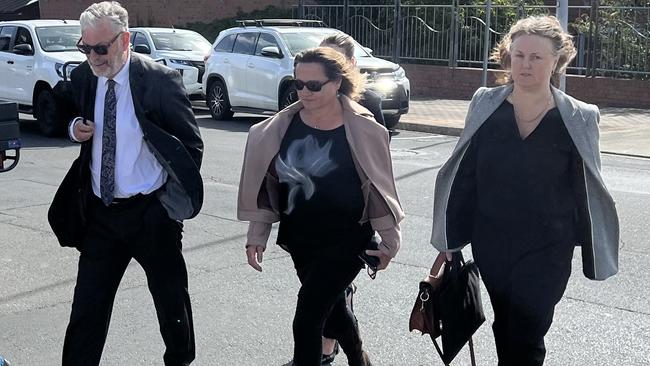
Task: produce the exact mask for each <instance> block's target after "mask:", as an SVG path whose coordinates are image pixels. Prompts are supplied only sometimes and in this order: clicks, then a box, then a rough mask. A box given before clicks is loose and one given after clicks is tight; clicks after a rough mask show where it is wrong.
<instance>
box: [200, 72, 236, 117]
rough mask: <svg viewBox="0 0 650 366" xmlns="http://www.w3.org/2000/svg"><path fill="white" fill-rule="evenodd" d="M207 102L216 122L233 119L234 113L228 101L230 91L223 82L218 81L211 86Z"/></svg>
mask: <svg viewBox="0 0 650 366" xmlns="http://www.w3.org/2000/svg"><path fill="white" fill-rule="evenodd" d="M206 101H207V103H208V108H210V114H211V115H212V118H213V119H214V120H217V121H221V120H224V119H229V118H230V117H232V115H233V112H232V110H231V109H230V102H229V101H228V91H227V90H226V87H225V86H224V85H223V83H222V82H221V80H217V81H215V82H213V83H212V84H211V85H210V90H209V91H208V96H207V100H206Z"/></svg>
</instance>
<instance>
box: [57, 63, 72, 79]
mask: <svg viewBox="0 0 650 366" xmlns="http://www.w3.org/2000/svg"><path fill="white" fill-rule="evenodd" d="M63 65H65V64H63V63H61V62H57V63H55V64H54V70H56V74H57V75H59V76H60V77H61V78H63ZM75 67H77V64H68V67H66V68H65V69H66V74H67V76H68V78H69V77H70V73H71V72H72V70H74V68H75Z"/></svg>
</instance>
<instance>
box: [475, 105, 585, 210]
mask: <svg viewBox="0 0 650 366" xmlns="http://www.w3.org/2000/svg"><path fill="white" fill-rule="evenodd" d="M471 145H473V146H470V148H469V150H468V151H467V153H468V154H470V155H473V157H471V158H473V159H475V162H476V163H475V164H476V165H475V166H476V198H477V202H476V203H477V209H478V210H479V212H480V213H481V214H484V215H487V216H490V217H495V218H509V219H525V218H526V217H528V215H529V214H533V215H534V216H535V217H537V216H538V214H543V215H564V214H568V213H570V212H572V211H573V210H575V207H576V201H575V192H574V185H573V184H574V182H573V181H572V179H573V178H572V177H573V175H572V174H571V172H572V170H571V169H572V164H573V160H574V159H576V157H577V158H578V159H579V155H578V154H577V151H576V148H575V146H574V144H573V141H572V140H571V137H570V136H569V133H568V131H567V129H566V127H565V125H564V122H563V121H562V116H561V115H560V112H559V111H558V109H557V108H553V109H551V110H549V111H548V112H547V113H546V115H545V116H544V117H543V118H542V120H541V121H540V122H539V124H538V126H537V127H536V128H535V129H534V130H533V131H532V132H531V133H530V135H528V136H527V137H526V138H522V137H521V136H520V134H519V129H518V127H517V122H516V120H515V114H514V108H513V106H512V104H510V102H508V101H504V102H503V103H502V104H501V106H500V107H499V108H498V109H497V110H496V111H495V112H494V113H493V114H492V115H491V116H490V117H489V118H488V120H487V121H486V122H485V123H484V124H483V126H481V128H480V129H479V131H478V132H477V134H476V135H475V136H474V141H473V143H472V144H471ZM468 158H470V157H468Z"/></svg>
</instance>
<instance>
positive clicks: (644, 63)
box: [293, 0, 650, 79]
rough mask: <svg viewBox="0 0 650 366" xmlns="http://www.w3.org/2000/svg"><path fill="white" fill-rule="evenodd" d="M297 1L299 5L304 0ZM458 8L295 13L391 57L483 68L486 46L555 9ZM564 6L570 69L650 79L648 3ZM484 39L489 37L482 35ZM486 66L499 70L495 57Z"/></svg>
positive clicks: (337, 8)
mask: <svg viewBox="0 0 650 366" xmlns="http://www.w3.org/2000/svg"><path fill="white" fill-rule="evenodd" d="M301 3H302V2H301ZM530 3H531V2H530V1H528V2H524V1H519V3H518V5H515V6H513V5H492V6H491V7H490V9H489V15H490V16H489V17H488V16H487V14H488V10H487V9H486V6H485V4H481V5H460V4H459V1H458V0H453V1H450V3H449V4H448V5H401V1H400V0H395V3H394V4H390V5H355V4H351V1H350V0H345V1H343V4H341V5H302V4H301V5H299V6H296V7H294V11H293V15H294V17H299V15H302V17H304V18H306V19H317V20H322V21H323V22H324V23H325V24H327V25H328V26H330V27H333V28H337V29H340V30H342V31H344V32H346V33H348V34H350V35H351V36H353V37H354V38H355V39H357V40H358V41H359V43H361V44H363V45H364V46H366V47H369V48H371V49H372V50H373V54H374V55H376V56H379V57H383V58H389V59H392V60H394V61H396V62H400V61H405V62H413V63H431V64H446V65H449V66H452V67H456V66H466V67H481V66H482V65H483V64H484V58H485V56H484V55H485V54H486V52H485V48H486V45H487V46H488V47H489V49H490V50H491V49H492V48H493V47H494V46H495V45H496V44H497V43H498V42H499V40H500V39H501V37H502V36H503V35H504V34H505V33H507V32H508V29H509V28H510V26H511V25H512V24H514V22H516V21H517V19H519V18H522V17H525V16H528V15H537V14H555V12H556V9H555V7H552V6H544V5H529V4H530ZM598 3H599V2H598V1H593V2H592V5H591V6H570V7H569V27H568V28H569V32H570V33H571V34H572V35H573V36H574V42H575V46H576V50H577V51H578V53H577V55H576V58H575V59H574V61H573V62H572V63H571V65H569V69H568V72H569V73H574V74H582V75H587V76H610V77H620V78H641V79H650V2H648V3H647V4H646V5H642V6H637V7H622V6H619V7H617V6H599V5H598ZM486 37H487V38H488V39H487V40H486ZM488 65H489V67H491V68H496V67H497V65H495V64H494V63H492V62H488Z"/></svg>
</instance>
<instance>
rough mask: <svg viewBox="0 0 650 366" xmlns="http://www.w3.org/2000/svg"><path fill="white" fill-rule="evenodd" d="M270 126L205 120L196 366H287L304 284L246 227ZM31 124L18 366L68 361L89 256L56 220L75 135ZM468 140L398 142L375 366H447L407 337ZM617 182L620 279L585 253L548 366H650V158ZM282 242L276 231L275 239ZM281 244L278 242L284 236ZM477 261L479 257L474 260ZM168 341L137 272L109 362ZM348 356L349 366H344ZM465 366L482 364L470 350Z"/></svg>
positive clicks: (373, 325) (196, 240)
mask: <svg viewBox="0 0 650 366" xmlns="http://www.w3.org/2000/svg"><path fill="white" fill-rule="evenodd" d="M251 120H252V121H260V120H261V119H260V118H249V117H241V118H235V120H234V121H229V122H215V121H212V120H211V119H210V118H209V116H207V115H205V114H204V112H200V113H199V116H198V121H199V124H200V126H201V132H202V134H203V137H204V140H205V145H206V148H205V156H204V163H203V167H202V173H203V177H204V182H205V192H206V199H205V205H204V208H203V211H202V212H201V214H200V215H199V216H198V217H197V218H195V219H193V220H190V221H187V222H186V225H185V238H184V254H185V259H186V262H187V266H188V271H189V276H190V293H191V297H192V301H193V310H194V320H195V330H196V340H197V359H196V362H195V363H194V364H195V365H210V366H212V365H217V366H220V365H226V366H230V365H233V366H234V365H262V366H265V365H272V366H279V365H284V364H286V363H287V362H288V361H289V360H290V359H291V355H292V347H293V341H292V333H291V321H292V318H293V309H294V304H295V296H296V293H297V289H298V281H297V279H296V277H295V275H294V270H293V267H292V263H291V260H290V258H289V257H288V255H287V254H286V253H285V252H283V251H282V250H281V249H279V248H278V247H277V246H275V245H273V244H270V245H269V248H268V250H267V252H266V253H265V256H264V262H263V267H264V271H263V272H262V273H257V272H256V271H254V270H253V269H251V268H249V267H248V266H247V264H246V260H245V255H244V249H243V245H244V240H245V239H244V238H245V234H246V225H245V224H244V223H241V222H238V221H237V220H236V219H235V202H236V192H237V182H238V179H239V172H240V167H241V159H242V152H243V148H244V142H245V138H246V131H247V130H248V128H249V126H250V125H251ZM34 131H35V126H34V125H33V123H25V124H23V132H24V134H25V138H24V142H25V145H26V148H25V149H23V152H22V153H23V154H22V159H21V162H20V165H19V167H18V168H17V169H15V170H14V171H12V172H9V173H4V174H2V175H0V353H1V354H3V355H5V356H6V357H8V358H9V359H10V360H12V362H13V363H12V365H14V366H26V365H27V366H32V365H33V366H41V365H56V364H60V354H61V348H62V343H63V336H64V332H65V327H66V324H67V320H68V317H69V312H70V306H71V298H72V292H73V289H74V284H75V276H76V264H77V258H78V253H77V251H76V250H74V249H69V248H65V249H64V248H60V247H59V246H58V244H57V242H56V240H55V238H54V235H53V234H52V233H51V231H50V229H49V226H48V224H47V221H46V213H47V209H48V206H49V203H50V202H51V199H52V197H53V195H54V192H55V190H56V188H57V185H58V184H59V182H60V180H61V179H62V177H63V175H64V174H65V172H66V171H67V169H68V167H69V165H70V163H71V162H72V160H73V159H74V157H75V156H76V154H77V153H78V147H77V146H75V145H74V144H72V143H70V142H68V141H67V140H66V139H63V138H59V139H49V138H44V137H41V136H40V135H38V134H36V133H35V132H34ZM455 141H456V138H455V137H449V136H440V135H430V134H424V133H414V132H401V133H399V134H398V135H396V136H394V138H393V141H392V143H391V148H392V154H393V160H394V169H395V176H396V179H397V184H398V190H399V193H400V198H401V200H402V204H403V205H404V208H405V211H406V213H407V219H406V221H405V222H404V224H403V233H404V238H403V239H404V242H403V247H402V250H401V251H400V253H399V254H398V256H397V258H396V259H395V260H394V262H393V263H392V264H391V265H390V267H389V268H388V270H387V271H385V272H380V273H379V275H378V276H377V279H376V280H374V281H371V280H370V279H369V278H368V276H367V275H365V274H364V273H363V272H362V273H361V274H360V275H359V277H358V278H357V281H356V283H357V285H358V287H359V290H358V291H357V294H356V295H355V310H356V312H357V316H358V318H359V322H360V326H361V331H362V336H363V339H364V341H365V347H366V348H367V350H368V351H369V353H370V355H371V358H372V360H373V363H374V364H375V365H380V366H381V365H399V366H402V365H404V366H414V365H442V362H440V361H439V360H438V357H437V355H436V353H435V349H434V348H433V346H432V345H431V341H430V339H429V338H428V336H426V337H422V336H420V335H418V334H415V333H409V332H408V315H409V313H410V311H411V307H412V306H413V301H414V299H415V295H416V293H417V288H418V281H419V280H420V279H421V278H422V277H423V276H424V274H425V273H426V272H427V270H428V267H429V266H430V264H431V261H432V258H433V256H434V250H433V248H432V247H431V246H430V245H429V244H428V238H429V232H430V225H431V210H432V194H433V182H434V180H435V174H436V172H437V170H438V168H439V167H440V166H441V165H442V164H443V162H444V161H445V160H446V158H447V157H448V156H449V154H450V152H451V149H452V148H453V146H454V144H455ZM603 163H604V169H603V170H604V175H605V180H606V182H607V183H608V185H609V187H610V189H611V190H612V193H613V195H614V198H615V200H616V202H617V207H618V209H619V215H620V221H621V229H622V230H621V232H622V242H621V255H620V273H619V274H618V275H617V276H615V277H614V278H611V279H609V280H607V281H604V282H593V281H589V280H587V279H586V278H584V276H582V270H581V262H580V251H579V250H576V252H575V256H574V262H573V276H572V278H571V280H570V282H569V286H568V289H567V291H566V294H565V297H564V299H563V300H562V302H561V303H560V305H559V306H558V308H557V311H556V316H555V323H554V324H553V326H552V328H551V330H550V332H549V334H548V336H547V338H546V340H547V342H546V343H547V348H548V354H547V362H546V364H547V365H562V366H565V365H648V364H650V302H649V300H648V298H650V286H649V285H648V284H649V283H650V271H648V267H649V266H648V264H649V263H650V261H649V258H650V248H649V245H648V243H649V240H648V238H649V237H650V226H648V224H647V221H646V220H647V211H648V207H650V185H649V184H648V182H650V160H645V159H636V158H625V157H616V156H607V155H606V156H604V159H603ZM273 236H275V230H274V232H273ZM272 240H273V238H272ZM469 255H470V254H469V252H468V251H467V253H466V256H469ZM483 295H484V298H483V302H484V305H485V309H486V315H487V317H488V322H486V323H485V324H484V325H483V326H482V327H481V328H480V329H479V331H478V332H477V334H476V335H475V348H476V353H477V358H478V364H479V365H494V364H496V356H495V351H494V341H493V338H492V333H491V329H490V325H489V322H490V321H491V318H492V312H491V309H490V306H489V302H488V301H487V295H486V294H485V293H483ZM163 350H164V348H163V343H162V339H161V337H160V335H159V331H158V324H157V321H156V316H155V312H154V307H153V303H152V300H151V297H150V295H149V293H148V290H147V285H146V279H145V277H144V273H143V271H142V269H141V268H140V267H139V265H138V264H137V263H135V262H134V263H132V264H131V265H130V266H129V268H128V270H127V273H126V275H125V277H124V279H123V281H122V285H121V287H120V289H119V292H118V294H117V298H116V301H115V307H114V311H113V319H112V323H111V328H110V331H109V334H108V340H107V344H106V347H105V349H104V356H103V362H102V364H103V365H161V364H162V354H163ZM344 358H345V357H343V356H341V355H340V356H339V357H338V358H337V361H336V364H337V365H345V364H346V363H345V360H344ZM454 364H455V365H467V364H469V358H468V356H467V351H465V350H464V351H462V352H461V354H460V356H459V358H458V359H457V361H456V362H454Z"/></svg>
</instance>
